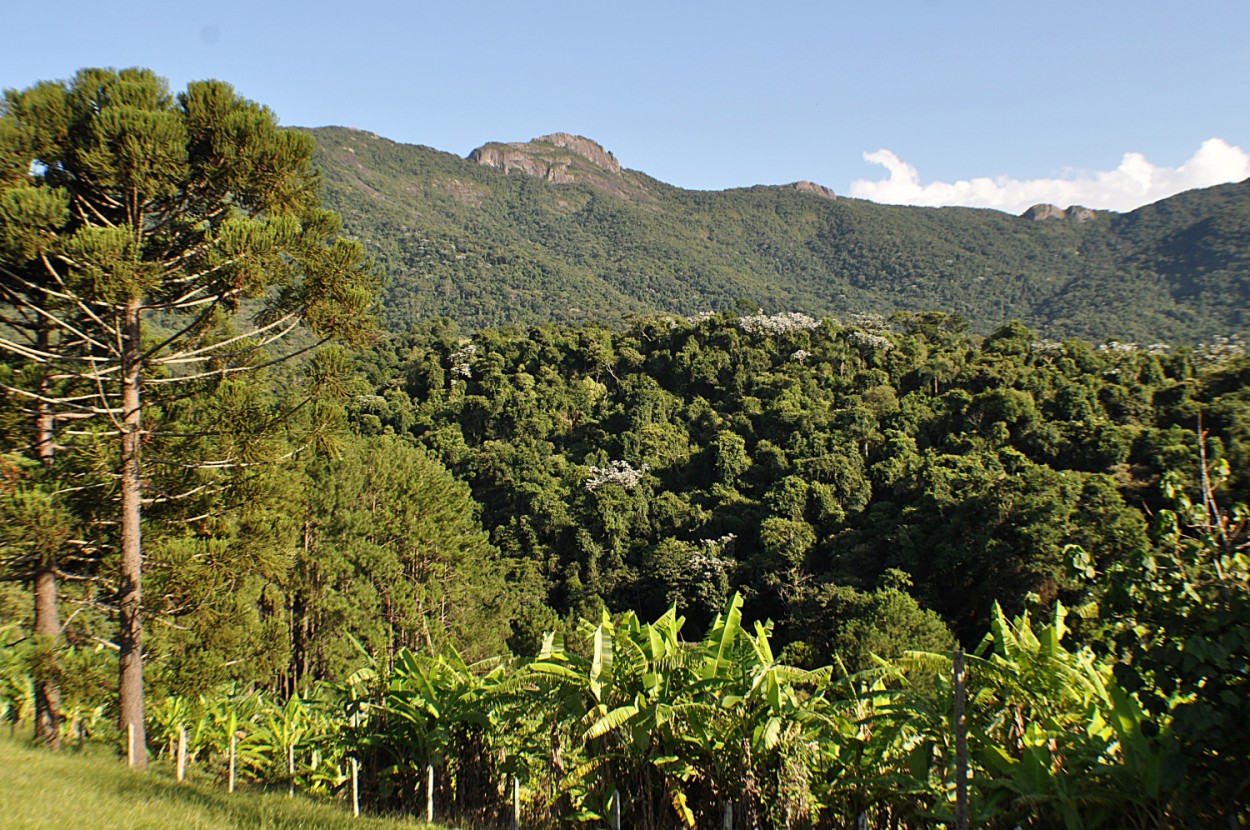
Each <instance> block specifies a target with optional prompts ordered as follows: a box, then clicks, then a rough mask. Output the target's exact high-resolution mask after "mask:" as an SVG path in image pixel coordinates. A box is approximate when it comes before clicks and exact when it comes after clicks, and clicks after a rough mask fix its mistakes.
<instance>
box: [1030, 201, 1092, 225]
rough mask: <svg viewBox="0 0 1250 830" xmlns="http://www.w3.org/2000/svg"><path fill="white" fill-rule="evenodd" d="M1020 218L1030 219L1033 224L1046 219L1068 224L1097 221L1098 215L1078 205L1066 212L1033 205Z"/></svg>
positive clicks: (1055, 206)
mask: <svg viewBox="0 0 1250 830" xmlns="http://www.w3.org/2000/svg"><path fill="white" fill-rule="evenodd" d="M1020 216H1021V217H1023V218H1025V219H1031V220H1033V221H1034V222H1042V221H1045V220H1047V219H1066V220H1068V221H1069V222H1078V223H1079V222H1088V221H1089V220H1091V219H1097V218H1098V213H1097V211H1093V210H1090V209H1089V208H1087V207H1081V206H1080V205H1073V206H1072V207H1070V208H1068V209H1067V210H1064V209H1063V208H1061V207H1059V206H1057V205H1034V206H1033V207H1031V208H1029V209H1028V210H1026V211H1025V212H1024V213H1022V214H1020Z"/></svg>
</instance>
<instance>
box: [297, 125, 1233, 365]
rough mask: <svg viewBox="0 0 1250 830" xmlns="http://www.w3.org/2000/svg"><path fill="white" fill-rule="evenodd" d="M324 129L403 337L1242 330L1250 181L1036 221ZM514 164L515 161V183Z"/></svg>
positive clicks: (558, 136) (565, 151) (1152, 334)
mask: <svg viewBox="0 0 1250 830" xmlns="http://www.w3.org/2000/svg"><path fill="white" fill-rule="evenodd" d="M312 133H313V134H314V136H316V138H317V140H318V144H319V147H320V151H319V159H320V163H321V164H322V168H323V172H324V179H325V195H326V200H327V203H328V204H329V205H330V206H331V207H334V208H335V209H337V210H339V212H340V213H341V214H342V215H343V217H344V223H345V229H346V230H347V231H348V232H349V233H351V234H353V235H355V236H357V237H358V238H360V239H361V240H362V241H364V242H365V243H366V244H367V245H368V246H369V247H370V249H371V251H373V253H374V255H375V257H376V258H377V259H378V261H379V262H380V263H382V264H383V265H384V266H385V268H386V270H387V271H388V273H389V275H390V278H391V280H390V286H389V288H388V290H387V295H386V306H385V309H384V316H385V317H386V320H387V324H388V326H389V327H391V328H393V329H403V328H405V327H406V326H407V325H409V324H411V322H412V321H413V320H415V319H416V318H421V317H444V316H445V317H450V318H452V319H455V320H456V321H458V322H459V323H460V324H461V325H463V326H465V327H467V328H477V327H481V326H491V325H501V324H520V325H529V324H534V323H541V322H549V321H550V322H574V321H577V320H586V319H595V320H607V321H610V320H613V319H621V318H623V317H625V316H628V315H630V314H656V313H675V314H686V315H689V314H695V313H699V312H702V311H708V310H719V309H724V308H733V307H737V306H738V305H740V304H746V305H754V306H758V307H762V308H764V309H766V310H769V311H802V312H805V313H811V314H821V315H829V316H835V317H839V316H845V315H848V314H855V313H862V312H877V313H882V314H889V313H891V312H894V311H929V310H935V311H944V312H947V313H953V314H957V315H960V316H963V317H965V318H966V319H968V320H969V322H970V324H971V326H972V328H973V329H974V330H975V331H980V332H988V331H990V330H992V329H993V328H995V327H996V326H997V325H999V324H1001V323H1003V322H1005V321H1006V320H1008V319H1019V320H1021V321H1023V322H1024V323H1025V324H1026V325H1029V326H1030V327H1032V328H1034V329H1035V330H1037V332H1038V333H1039V335H1041V336H1043V337H1051V338H1063V337H1070V336H1080V337H1085V338H1088V339H1094V340H1104V339H1118V340H1135V341H1139V342H1155V341H1158V340H1169V341H1173V342H1177V343H1185V342H1197V341H1198V340H1201V339H1204V338H1211V337H1214V336H1217V335H1231V334H1238V333H1241V332H1244V331H1246V328H1247V324H1248V323H1250V318H1248V315H1247V313H1246V309H1247V306H1248V305H1250V276H1248V274H1250V250H1248V249H1250V181H1247V182H1242V183H1237V184H1230V185H1221V186H1218V187H1215V188H1207V189H1205V190H1201V191H1190V192H1189V193H1186V194H1179V195H1178V196H1174V197H1171V198H1170V199H1165V200H1162V201H1161V202H1158V203H1155V204H1154V205H1147V206H1145V207H1143V208H1139V209H1138V210H1136V211H1132V212H1129V213H1123V214H1120V213H1114V212H1110V211H1088V210H1087V209H1084V208H1072V209H1059V208H1054V207H1052V208H1051V209H1050V210H1048V211H1047V214H1048V215H1047V216H1044V217H1043V216H1036V215H1035V216H1033V217H1030V218H1025V217H1022V216H1015V215H1012V214H1006V213H1002V212H999V211H994V210H988V209H977V208H920V207H904V206H895V205H880V204H876V203H873V202H868V201H864V200H859V199H850V198H845V197H840V196H836V195H834V194H832V193H823V192H819V191H816V190H815V188H819V185H814V186H813V187H812V188H804V187H802V186H801V185H802V183H795V184H791V185H755V186H752V187H745V188H735V189H730V190H724V191H690V190H683V189H681V188H678V187H675V186H673V185H669V184H665V183H663V182H661V181H659V180H657V179H654V178H652V177H650V176H648V175H646V174H645V173H642V172H639V171H635V170H630V169H628V168H623V167H619V164H618V165H616V166H612V165H611V164H609V165H607V166H605V165H604V161H606V160H608V159H610V160H611V161H612V162H615V157H614V156H612V155H611V154H610V152H609V151H607V150H605V149H603V148H602V147H601V146H600V145H598V143H597V142H593V141H591V140H589V139H584V138H582V137H580V136H573V135H571V134H568V133H553V134H551V135H549V136H543V137H540V138H539V139H537V140H534V141H530V142H517V143H514V144H503V143H500V142H489V143H487V144H485V145H483V147H482V148H478V149H479V150H482V149H483V148H490V147H495V148H509V149H507V150H506V151H505V150H502V149H499V150H492V151H491V152H492V153H502V154H504V155H499V156H495V157H494V160H493V161H494V163H484V162H483V159H482V158H481V157H479V158H478V159H477V160H474V159H473V158H463V157H460V156H457V155H455V154H451V153H446V152H443V151H439V150H435V149H432V148H428V147H421V146H418V145H407V144H399V143H396V142H393V141H390V140H389V139H385V138H382V137H378V136H374V135H373V134H371V133H366V132H363V131H357V130H352V129H350V128H318V129H316V130H313V131H312ZM578 142H585V144H584V145H582V144H578ZM570 145H571V146H570ZM595 148H598V149H597V150H596V149H595ZM579 149H580V150H581V151H582V152H581V153H579V152H574V150H579ZM599 151H602V154H603V155H602V156H600V157H598V162H597V163H596V162H595V161H594V160H592V159H593V158H594V154H595V153H597V152H599ZM474 152H475V153H477V152H478V151H474ZM507 153H514V154H519V156H514V157H511V158H512V162H513V164H514V166H513V167H512V168H511V169H510V170H509V169H507V166H508V158H509V157H508V156H507V155H506V154H507ZM486 155H489V154H486ZM470 156H471V157H472V156H473V154H472V153H471V154H470ZM522 164H529V165H530V166H531V168H532V169H530V170H526V169H524V168H523V167H521V166H517V165H522ZM552 171H555V172H552ZM557 179H558V180H557ZM830 197H832V198H830ZM1030 210H1031V211H1033V210H1034V209H1030ZM1029 212H1030V211H1026V212H1025V214H1026V216H1027V215H1028V214H1029ZM1060 214H1062V215H1060ZM1104 220H1105V221H1104Z"/></svg>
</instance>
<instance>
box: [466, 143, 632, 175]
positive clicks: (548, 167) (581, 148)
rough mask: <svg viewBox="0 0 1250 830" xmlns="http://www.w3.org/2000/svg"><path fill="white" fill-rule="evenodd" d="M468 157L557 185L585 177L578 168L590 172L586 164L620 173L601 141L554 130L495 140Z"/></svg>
mask: <svg viewBox="0 0 1250 830" xmlns="http://www.w3.org/2000/svg"><path fill="white" fill-rule="evenodd" d="M469 160H470V161H476V162H477V163H478V164H485V165H487V166H488V167H495V168H498V169H499V170H502V171H504V172H505V173H511V172H513V171H514V170H515V171H520V172H522V173H526V174H528V175H530V176H537V177H538V178H540V179H545V180H546V181H549V182H552V183H554V184H568V183H570V182H575V181H579V180H580V179H584V178H585V176H579V175H578V172H579V169H580V170H581V172H584V173H588V172H591V171H590V170H587V169H586V167H587V165H590V166H592V167H596V168H598V169H599V170H602V171H604V172H606V173H610V174H613V175H617V176H619V175H620V174H621V165H620V163H619V162H618V161H617V160H616V156H614V155H612V154H611V153H609V152H608V151H607V150H605V149H603V147H602V146H601V145H600V144H599V143H598V142H595V141H591V140H590V139H589V138H583V137H582V136H580V135H569V134H568V133H552V134H551V135H544V136H540V137H539V138H536V139H534V140H533V141H526V142H514V143H511V144H499V143H494V142H492V143H490V144H486V145H484V146H482V147H478V148H477V149H476V150H474V151H473V152H472V153H469Z"/></svg>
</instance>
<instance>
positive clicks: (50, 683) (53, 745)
mask: <svg viewBox="0 0 1250 830" xmlns="http://www.w3.org/2000/svg"><path fill="white" fill-rule="evenodd" d="M36 338H37V341H36V342H37V345H38V347H39V348H40V349H41V350H42V351H44V352H46V351H47V350H48V347H49V339H50V338H49V333H48V327H47V326H46V325H40V326H39V330H38V333H37V335H36ZM39 393H40V395H41V397H42V398H43V399H44V400H41V401H39V402H38V403H37V404H36V407H35V455H36V457H37V458H38V459H39V461H40V463H41V464H43V467H44V469H45V470H48V469H51V467H52V454H53V452H54V451H55V446H56V443H55V442H56V419H55V415H54V414H53V412H52V404H51V403H49V402H48V401H49V400H51V384H50V383H49V381H48V378H47V373H46V372H45V373H44V376H43V379H42V380H41V381H40V384H39ZM56 554H57V550H56V547H55V546H54V545H53V546H50V547H49V549H47V550H45V551H43V553H42V555H41V556H39V557H38V559H37V560H36V562H35V579H34V582H35V639H36V641H37V642H38V644H39V651H40V657H41V665H40V667H39V671H38V672H37V677H36V678H35V738H36V740H38V741H40V742H41V743H43V744H44V745H45V746H47V747H48V748H49V749H52V750H54V751H55V750H59V749H60V748H61V684H60V681H59V678H58V676H57V671H56V660H55V657H56V649H57V647H58V646H59V644H60V639H61V616H60V612H59V611H58V609H57V583H56Z"/></svg>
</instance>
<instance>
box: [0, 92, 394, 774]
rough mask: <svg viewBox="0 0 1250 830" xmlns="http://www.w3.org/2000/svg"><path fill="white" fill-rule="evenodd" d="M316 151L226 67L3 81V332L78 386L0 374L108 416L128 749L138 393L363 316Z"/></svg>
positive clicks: (351, 253)
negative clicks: (55, 386)
mask: <svg viewBox="0 0 1250 830" xmlns="http://www.w3.org/2000/svg"><path fill="white" fill-rule="evenodd" d="M313 149H314V145H313V139H312V138H311V136H309V135H308V134H306V133H303V132H299V131H295V130H287V129H282V128H280V127H279V125H278V122H277V119H276V117H275V116H274V114H273V113H272V112H271V111H270V110H268V109H267V108H265V107H262V106H260V105H258V104H256V103H254V102H251V101H248V100H246V99H243V98H241V97H239V96H238V95H237V94H236V93H235V92H234V90H233V89H232V88H231V87H230V86H228V85H227V84H224V83H221V82H219V81H204V82H196V83H192V84H190V85H188V87H187V89H186V91H185V92H182V93H180V94H178V95H177V96H174V95H171V94H170V92H169V89H168V85H167V84H166V82H165V81H164V80H163V79H161V78H159V77H157V76H156V75H154V74H153V73H152V72H150V71H149V70H145V69H125V70H121V71H118V70H113V69H84V70H82V71H80V72H79V73H78V74H77V75H76V76H75V77H74V78H73V79H72V80H71V81H69V82H44V83H40V84H38V85H36V86H34V87H31V88H30V89H27V90H23V91H13V90H10V91H7V92H6V93H5V97H4V103H3V110H2V111H0V239H5V240H10V239H12V240H27V241H28V242H27V244H21V245H19V244H7V245H6V246H5V247H4V253H3V255H2V256H3V259H0V274H2V275H3V280H0V291H3V298H2V299H3V302H4V303H5V304H6V306H7V309H6V311H7V312H8V317H9V319H12V320H14V321H16V322H26V323H27V325H26V326H25V328H22V327H17V328H11V329H9V330H8V331H5V332H3V333H0V348H4V349H6V350H8V351H10V352H14V353H16V354H18V355H21V356H23V357H24V358H26V359H28V360H31V361H33V362H36V363H39V364H42V365H43V366H44V367H45V370H46V373H47V374H48V376H49V377H50V378H51V379H52V380H53V381H56V382H61V383H69V384H71V387H72V388H75V389H76V390H77V391H76V392H75V393H73V394H65V395H53V394H51V393H50V391H49V390H47V389H35V390H31V389H18V388H13V389H11V390H10V392H12V393H13V394H18V395H22V396H25V397H26V398H28V399H29V400H31V401H32V403H33V404H34V406H35V408H36V409H38V407H39V406H40V405H45V406H52V407H57V408H58V409H63V410H65V411H67V412H70V413H74V414H80V415H95V416H97V417H99V418H105V419H108V422H109V423H110V424H111V429H112V431H113V432H114V434H115V435H116V438H117V442H118V443H117V447H118V456H117V462H116V467H115V469H114V470H113V472H114V474H115V475H116V477H117V482H118V486H117V489H118V491H119V493H118V495H119V502H120V514H119V517H118V534H117V535H118V538H117V542H116V544H117V547H118V549H119V551H120V568H119V573H120V578H119V586H118V591H117V602H118V610H119V624H120V630H119V632H118V643H117V644H118V646H119V649H120V670H119V671H120V683H119V688H120V727H121V730H122V734H123V735H126V736H128V739H129V740H130V741H131V742H132V743H131V747H130V748H131V749H132V752H131V757H132V759H133V763H134V764H135V765H137V766H143V765H144V764H145V763H146V752H145V751H143V747H144V745H145V740H144V731H143V656H142V614H141V599H142V595H141V574H142V563H143V552H142V534H141V529H142V513H143V505H144V499H145V495H144V493H145V487H146V486H147V482H146V479H145V470H144V464H143V447H144V443H145V439H146V438H147V437H148V436H147V434H146V433H145V421H144V410H145V407H147V406H149V405H150V404H151V402H152V401H153V400H159V397H160V394H162V393H164V394H178V390H179V389H187V390H190V389H196V388H199V385H200V384H202V383H203V382H204V381H205V380H207V379H212V378H221V377H226V376H228V375H233V374H236V373H239V372H248V371H253V370H255V369H256V368H257V367H258V365H259V364H261V363H262V362H263V361H260V360H258V359H257V356H258V355H259V354H261V350H262V349H264V348H265V347H266V346H269V345H270V344H273V343H274V342H275V341H278V340H280V339H281V338H283V337H285V336H286V335H288V334H289V333H291V332H292V331H294V330H295V329H296V328H297V327H299V325H300V324H301V322H302V323H304V324H305V325H306V326H307V328H308V329H309V330H310V331H311V332H312V333H313V335H315V336H316V337H317V338H319V339H322V340H324V339H328V338H330V337H338V338H346V339H351V338H356V337H359V336H361V335H362V334H363V333H364V332H365V331H367V330H368V327H369V320H368V316H367V310H368V306H369V304H370V303H371V301H372V299H373V296H374V293H375V291H376V284H375V283H376V281H375V279H374V277H373V275H372V273H371V270H370V269H369V268H368V267H367V266H366V264H365V263H364V258H363V254H362V251H361V249H360V247H359V246H358V245H356V244H354V243H351V242H348V241H346V240H343V239H341V238H339V236H338V232H339V222H338V218H337V217H336V216H335V215H334V214H332V213H330V212H328V211H326V210H323V209H322V208H321V207H320V203H319V201H318V197H317V189H318V181H319V180H318V175H317V172H316V170H315V168H314V166H313V162H312V156H313ZM154 318H155V321H156V322H159V326H157V327H151V326H150V321H153V320H154ZM228 320H229V321H230V322H231V325H232V327H229V328H228V327H227V326H226V321H228ZM150 329H154V330H153V331H152V333H151V334H150V335H149V330H150ZM30 331H35V332H38V331H45V332H46V333H47V335H48V336H46V337H44V338H43V339H39V336H38V335H37V334H36V339H35V340H34V341H33V342H32V341H31V339H30V337H29V335H27V336H26V337H23V333H24V332H30ZM223 332H229V333H225V334H223ZM149 389H151V390H152V391H155V392H157V394H156V395H155V396H153V395H152V394H150V393H149ZM217 461H218V462H219V463H241V461H242V460H241V459H237V458H232V459H218V460H217Z"/></svg>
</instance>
